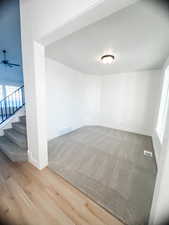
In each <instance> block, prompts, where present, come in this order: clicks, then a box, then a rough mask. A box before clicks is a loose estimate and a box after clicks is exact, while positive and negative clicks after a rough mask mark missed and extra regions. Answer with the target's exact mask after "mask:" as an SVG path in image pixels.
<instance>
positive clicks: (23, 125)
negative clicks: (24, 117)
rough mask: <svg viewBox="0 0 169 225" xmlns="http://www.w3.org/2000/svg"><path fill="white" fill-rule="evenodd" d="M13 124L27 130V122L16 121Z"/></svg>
mask: <svg viewBox="0 0 169 225" xmlns="http://www.w3.org/2000/svg"><path fill="white" fill-rule="evenodd" d="M12 125H14V126H18V127H20V128H22V129H25V130H26V124H25V123H22V122H14V123H12Z"/></svg>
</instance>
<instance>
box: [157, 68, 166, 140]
mask: <svg viewBox="0 0 169 225" xmlns="http://www.w3.org/2000/svg"><path fill="white" fill-rule="evenodd" d="M168 107H169V66H168V67H167V69H166V71H165V75H164V81H163V90H162V96H161V103H160V109H159V114H158V121H157V127H156V131H157V134H158V137H159V139H160V142H161V143H162V142H163V138H164V132H165V126H166V120H167V112H168Z"/></svg>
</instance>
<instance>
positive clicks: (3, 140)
mask: <svg viewBox="0 0 169 225" xmlns="http://www.w3.org/2000/svg"><path fill="white" fill-rule="evenodd" d="M21 88H22V89H21ZM21 88H19V89H18V90H16V91H15V92H14V93H12V94H11V95H10V96H7V97H6V98H5V99H3V100H2V101H1V102H0V111H1V123H3V122H5V121H6V120H7V119H9V117H11V116H13V115H14V114H15V113H16V112H17V111H18V110H19V109H21V108H22V107H23V106H24V96H23V86H22V87H21ZM21 90H22V91H21ZM10 99H12V101H10ZM13 102H14V103H15V104H12V103H13ZM0 151H2V152H3V153H4V154H6V155H7V156H8V158H9V159H10V160H12V161H15V162H16V161H17V162H18V161H26V160H27V136H26V116H20V117H19V121H18V122H13V123H12V128H10V129H4V136H0Z"/></svg>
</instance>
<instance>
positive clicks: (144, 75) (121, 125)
mask: <svg viewBox="0 0 169 225" xmlns="http://www.w3.org/2000/svg"><path fill="white" fill-rule="evenodd" d="M160 79H161V74H160V71H158V70H157V71H156V70H154V71H143V72H134V73H123V74H112V75H106V76H103V77H102V86H101V115H100V123H101V124H102V125H104V126H108V127H113V128H116V129H121V130H127V131H131V132H135V133H140V134H145V135H152V132H153V129H154V122H155V116H156V108H157V99H158V98H159V91H158V89H159V87H158V86H159V82H160Z"/></svg>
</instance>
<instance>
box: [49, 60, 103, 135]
mask: <svg viewBox="0 0 169 225" xmlns="http://www.w3.org/2000/svg"><path fill="white" fill-rule="evenodd" d="M46 74H47V126H48V139H52V138H54V137H56V136H59V135H61V134H63V133H66V132H70V131H71V130H74V129H77V128H79V127H81V126H84V125H87V124H96V123H98V121H97V120H98V111H99V93H100V89H99V79H98V77H96V76H89V75H85V74H82V73H80V72H77V71H75V70H72V69H71V68H68V67H67V66H64V65H63V64H60V63H58V62H56V61H55V60H52V59H49V58H47V59H46Z"/></svg>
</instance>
